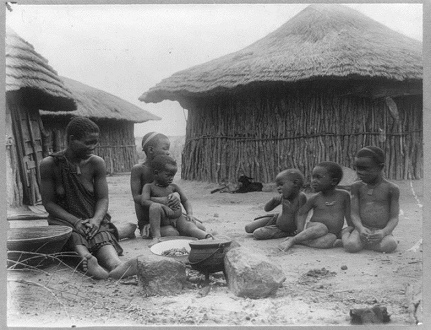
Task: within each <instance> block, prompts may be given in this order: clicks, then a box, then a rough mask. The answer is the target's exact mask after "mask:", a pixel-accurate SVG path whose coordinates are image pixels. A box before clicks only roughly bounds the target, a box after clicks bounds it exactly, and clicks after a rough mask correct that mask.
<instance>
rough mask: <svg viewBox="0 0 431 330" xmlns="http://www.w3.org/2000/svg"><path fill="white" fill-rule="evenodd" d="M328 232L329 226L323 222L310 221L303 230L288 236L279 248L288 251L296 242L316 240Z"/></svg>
mask: <svg viewBox="0 0 431 330" xmlns="http://www.w3.org/2000/svg"><path fill="white" fill-rule="evenodd" d="M327 233H328V228H327V227H326V226H325V225H324V224H323V223H320V222H309V223H308V224H307V227H306V228H305V229H304V230H303V231H301V232H300V233H299V234H297V235H295V236H294V237H288V238H287V239H286V240H285V241H283V242H282V243H281V244H280V245H279V247H278V248H279V249H280V250H282V251H287V250H289V249H290V248H291V247H292V246H293V245H295V244H301V243H302V242H306V241H310V240H314V239H316V238H319V237H322V236H325V235H326V234H327ZM334 236H335V235H334Z"/></svg>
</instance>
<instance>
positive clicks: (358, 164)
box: [355, 146, 385, 183]
mask: <svg viewBox="0 0 431 330" xmlns="http://www.w3.org/2000/svg"><path fill="white" fill-rule="evenodd" d="M384 166H385V154H384V152H383V150H382V149H380V148H378V147H374V146H367V147H364V148H362V149H360V150H359V151H358V152H357V154H356V158H355V169H356V173H357V174H358V177H359V179H361V180H362V181H364V182H365V183H372V182H373V181H375V180H376V179H377V178H379V177H381V176H382V171H383V168H384Z"/></svg>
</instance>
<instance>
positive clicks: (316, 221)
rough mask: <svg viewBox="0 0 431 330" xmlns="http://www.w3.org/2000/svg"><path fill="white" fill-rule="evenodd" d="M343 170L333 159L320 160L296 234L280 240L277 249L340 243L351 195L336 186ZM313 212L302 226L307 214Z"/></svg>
mask: <svg viewBox="0 0 431 330" xmlns="http://www.w3.org/2000/svg"><path fill="white" fill-rule="evenodd" d="M342 177H343V169H342V168H341V166H340V165H338V164H337V163H334V162H322V163H320V164H318V165H317V166H316V167H315V168H314V169H313V172H312V181H311V187H312V188H313V190H314V191H315V192H317V194H315V195H313V196H312V197H310V199H308V200H307V202H306V203H305V205H304V206H303V207H302V208H301V209H300V210H299V213H298V232H299V233H298V234H297V235H295V236H294V237H289V238H287V239H286V240H285V241H283V242H282V243H281V244H280V246H279V248H280V250H282V251H287V250H288V249H290V248H291V247H292V246H293V245H295V244H302V245H306V246H310V247H314V248H319V249H327V248H332V247H335V246H337V245H338V244H340V243H341V241H340V238H341V230H342V228H343V226H344V219H346V221H347V223H348V224H350V223H351V221H350V195H349V193H348V192H347V191H345V190H341V189H336V187H337V185H338V184H339V183H340V181H341V179H342ZM310 210H313V215H312V216H311V218H310V221H309V222H308V223H307V225H306V226H305V229H304V225H305V222H306V219H307V214H308V212H309V211H310Z"/></svg>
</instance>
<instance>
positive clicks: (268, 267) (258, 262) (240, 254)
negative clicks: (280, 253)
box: [224, 247, 286, 299]
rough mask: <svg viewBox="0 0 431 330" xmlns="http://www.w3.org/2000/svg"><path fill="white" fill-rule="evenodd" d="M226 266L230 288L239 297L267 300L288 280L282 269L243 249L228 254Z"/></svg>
mask: <svg viewBox="0 0 431 330" xmlns="http://www.w3.org/2000/svg"><path fill="white" fill-rule="evenodd" d="M224 266H225V271H226V276H227V279H228V287H229V289H230V290H231V291H232V292H233V293H234V294H235V295H236V296H238V297H247V298H254V299H256V298H266V297H268V296H271V295H273V294H275V292H276V291H277V289H278V288H279V287H280V286H281V285H282V284H283V282H284V281H285V280H286V276H285V275H284V273H283V271H282V270H281V268H280V267H279V266H277V265H276V264H274V263H272V262H270V261H268V258H267V257H266V256H264V255H260V254H257V253H253V252H250V251H248V250H247V249H245V248H243V247H237V248H233V249H231V250H230V251H229V252H227V253H226V256H225V258H224Z"/></svg>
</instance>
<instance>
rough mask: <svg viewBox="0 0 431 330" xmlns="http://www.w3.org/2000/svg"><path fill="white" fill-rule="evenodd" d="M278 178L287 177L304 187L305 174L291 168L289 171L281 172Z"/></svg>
mask: <svg viewBox="0 0 431 330" xmlns="http://www.w3.org/2000/svg"><path fill="white" fill-rule="evenodd" d="M277 176H283V177H287V178H288V179H289V180H297V181H298V183H299V185H300V186H301V187H302V186H303V185H304V181H305V178H304V174H302V172H301V171H300V170H298V169H296V168H289V169H287V170H284V171H281V172H280V173H278V175H277Z"/></svg>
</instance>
